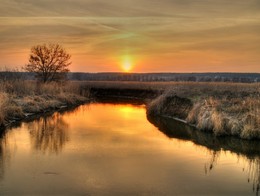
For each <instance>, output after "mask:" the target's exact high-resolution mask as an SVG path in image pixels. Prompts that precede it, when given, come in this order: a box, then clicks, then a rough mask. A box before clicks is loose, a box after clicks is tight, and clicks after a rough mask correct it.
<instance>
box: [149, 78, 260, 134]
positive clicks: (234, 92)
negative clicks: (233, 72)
mask: <svg viewBox="0 0 260 196" xmlns="http://www.w3.org/2000/svg"><path fill="white" fill-rule="evenodd" d="M259 98H260V85H259V84H233V83H186V84H182V85H177V86H173V87H172V88H171V89H169V90H168V91H166V92H165V93H163V94H162V95H161V96H159V97H158V98H156V99H155V100H153V101H152V102H151V103H150V104H149V105H148V106H147V114H148V115H154V116H156V115H160V116H168V117H174V118H180V119H182V120H185V121H186V122H187V123H189V124H192V125H195V126H196V127H197V128H198V129H200V130H204V131H208V132H212V133H214V134H215V135H217V136H225V135H233V136H237V137H240V138H243V139H260V100H259Z"/></svg>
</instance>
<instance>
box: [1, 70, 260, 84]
mask: <svg viewBox="0 0 260 196" xmlns="http://www.w3.org/2000/svg"><path fill="white" fill-rule="evenodd" d="M17 79H26V80H33V79H34V74H33V73H28V72H12V71H4V72H0V80H17ZM68 79H69V80H78V81H140V82H149V81H151V82H152V81H191V82H240V83H254V82H260V73H109V72H106V73H78V72H70V73H68Z"/></svg>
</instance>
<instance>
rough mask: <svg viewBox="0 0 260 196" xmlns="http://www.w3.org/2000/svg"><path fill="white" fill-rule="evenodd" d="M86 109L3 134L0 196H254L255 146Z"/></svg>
mask: <svg viewBox="0 0 260 196" xmlns="http://www.w3.org/2000/svg"><path fill="white" fill-rule="evenodd" d="M148 119H149V120H147V117H146V113H145V107H144V106H134V105H127V104H117V105H113V104H90V105H83V106H80V107H78V108H77V109H75V110H72V111H67V112H64V113H55V114H53V115H51V116H49V117H42V118H40V119H37V120H34V121H31V122H25V123H22V124H21V125H19V126H18V127H16V128H12V129H10V130H8V131H7V132H6V133H5V134H3V135H2V138H1V145H0V195H13V194H24V195H47V194H48V195H257V194H258V190H257V189H259V176H260V174H259V170H260V158H259V157H260V154H259V142H256V141H255V142H252V143H248V142H244V141H241V140H237V139H227V138H223V139H221V140H220V139H214V138H212V136H211V135H207V134H205V133H200V132H198V131H196V130H193V129H191V128H190V127H187V126H185V125H183V124H181V123H179V122H176V121H173V120H167V119H151V118H148Z"/></svg>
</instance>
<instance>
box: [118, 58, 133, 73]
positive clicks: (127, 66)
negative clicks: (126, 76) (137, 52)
mask: <svg viewBox="0 0 260 196" xmlns="http://www.w3.org/2000/svg"><path fill="white" fill-rule="evenodd" d="M121 67H122V69H123V71H124V72H129V71H130V70H131V69H132V68H133V62H132V59H131V58H130V57H129V56H124V57H123V59H122V65H121Z"/></svg>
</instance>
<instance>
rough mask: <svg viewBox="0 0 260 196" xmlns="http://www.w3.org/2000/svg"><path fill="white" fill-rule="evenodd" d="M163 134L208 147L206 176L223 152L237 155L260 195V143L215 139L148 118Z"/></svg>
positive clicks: (180, 125) (171, 122) (174, 123)
mask: <svg viewBox="0 0 260 196" xmlns="http://www.w3.org/2000/svg"><path fill="white" fill-rule="evenodd" d="M147 119H148V120H149V121H150V122H151V123H152V124H154V125H155V126H156V127H157V128H158V129H159V130H160V131H161V132H163V133H164V134H166V135H167V136H168V137H170V138H177V139H181V140H189V141H192V142H193V143H194V144H196V145H201V146H205V147H207V149H208V150H209V152H208V154H209V156H208V157H209V158H208V161H207V162H206V163H205V166H204V171H205V174H208V173H209V172H211V171H212V170H213V169H214V168H215V167H216V166H217V163H218V159H219V157H220V155H221V152H222V151H223V150H224V151H230V152H231V153H234V154H236V156H237V160H240V159H242V160H244V161H245V163H244V165H245V166H244V168H243V171H244V172H246V173H247V175H248V182H249V183H252V186H253V191H254V192H255V193H256V195H258V194H259V186H260V142H259V141H248V140H241V139H238V138H234V137H213V136H212V134H209V133H206V132H202V131H198V130H195V128H193V127H191V126H188V125H187V124H185V123H182V122H179V121H176V120H174V119H169V118H164V117H153V116H147Z"/></svg>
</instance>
